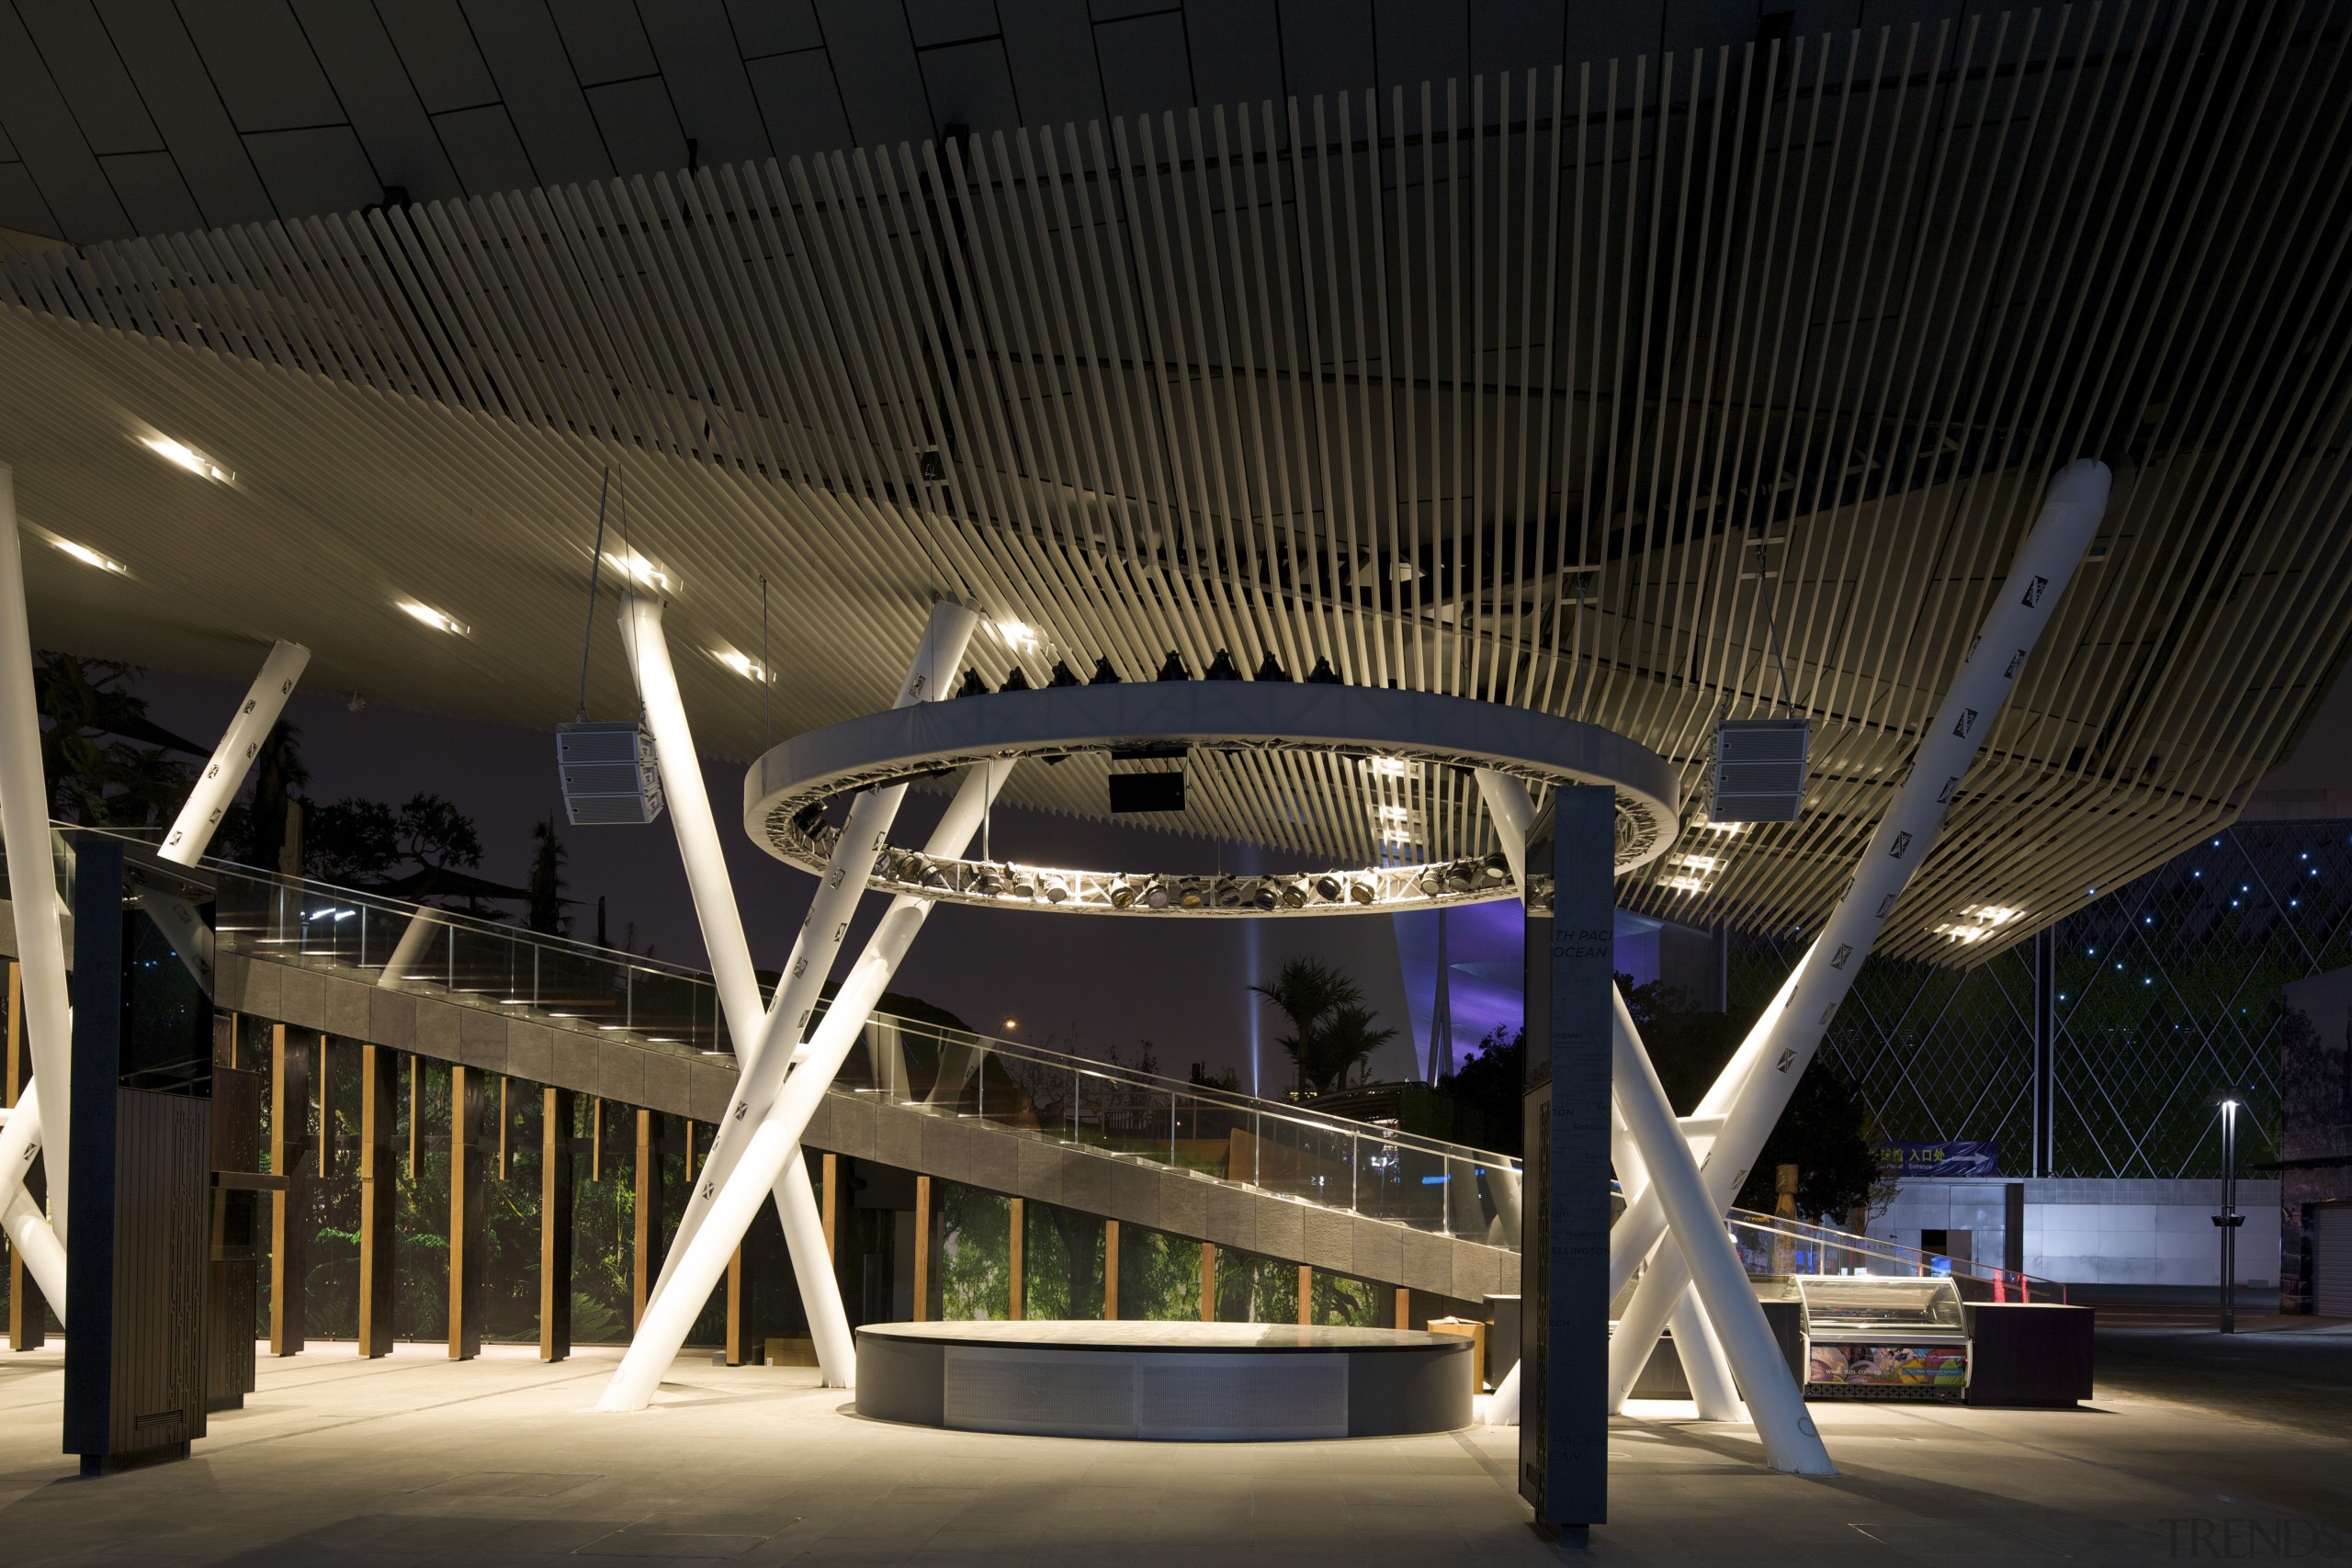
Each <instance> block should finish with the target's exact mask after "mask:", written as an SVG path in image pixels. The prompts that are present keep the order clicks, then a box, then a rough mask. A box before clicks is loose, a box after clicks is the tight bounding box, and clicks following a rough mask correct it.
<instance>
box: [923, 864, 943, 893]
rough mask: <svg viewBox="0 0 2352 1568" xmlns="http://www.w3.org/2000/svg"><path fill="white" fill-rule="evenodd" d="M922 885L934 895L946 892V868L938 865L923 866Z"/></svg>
mask: <svg viewBox="0 0 2352 1568" xmlns="http://www.w3.org/2000/svg"><path fill="white" fill-rule="evenodd" d="M922 885H923V886H925V887H928V888H930V889H931V890H932V891H933V892H934V893H944V892H946V891H947V868H946V867H945V866H939V865H932V866H925V867H924V868H923V873H922Z"/></svg>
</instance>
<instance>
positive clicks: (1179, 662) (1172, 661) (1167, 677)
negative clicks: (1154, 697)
mask: <svg viewBox="0 0 2352 1568" xmlns="http://www.w3.org/2000/svg"><path fill="white" fill-rule="evenodd" d="M1192 678H1193V672H1192V671H1191V670H1189V669H1187V668H1186V667H1185V664H1184V656H1183V655H1182V653H1180V652H1178V651H1177V650H1176V649H1172V648H1171V649H1169V650H1168V661H1167V662H1166V663H1165V664H1162V665H1161V666H1160V667H1159V679H1161V680H1163V681H1189V680H1191V679H1192Z"/></svg>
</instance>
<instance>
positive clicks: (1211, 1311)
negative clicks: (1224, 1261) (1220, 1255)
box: [1201, 1241, 1216, 1323]
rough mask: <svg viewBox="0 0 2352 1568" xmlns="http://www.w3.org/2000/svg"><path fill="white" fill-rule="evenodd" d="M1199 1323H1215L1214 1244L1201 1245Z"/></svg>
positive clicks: (1205, 1242) (1209, 1242) (1208, 1242)
mask: <svg viewBox="0 0 2352 1568" xmlns="http://www.w3.org/2000/svg"><path fill="white" fill-rule="evenodd" d="M1201 1321H1202V1322H1203V1323H1215V1322H1216V1243H1215V1242H1213V1241H1204V1242H1203V1243H1201Z"/></svg>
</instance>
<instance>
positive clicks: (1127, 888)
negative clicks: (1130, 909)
mask: <svg viewBox="0 0 2352 1568" xmlns="http://www.w3.org/2000/svg"><path fill="white" fill-rule="evenodd" d="M1109 897H1110V899H1111V908H1114V909H1124V908H1126V907H1127V906H1128V905H1130V904H1132V903H1134V902H1135V901H1136V885H1135V884H1134V883H1132V882H1127V881H1125V880H1122V881H1118V882H1114V883H1113V884H1111V892H1110V895H1109Z"/></svg>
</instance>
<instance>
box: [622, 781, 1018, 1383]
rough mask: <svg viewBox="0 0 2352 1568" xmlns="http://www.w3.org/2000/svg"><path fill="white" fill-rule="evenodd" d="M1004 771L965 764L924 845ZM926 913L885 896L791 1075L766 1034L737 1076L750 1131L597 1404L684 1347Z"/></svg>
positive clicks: (971, 811)
mask: <svg viewBox="0 0 2352 1568" xmlns="http://www.w3.org/2000/svg"><path fill="white" fill-rule="evenodd" d="M1010 773H1012V769H1011V768H1009V767H1006V766H1003V765H1001V764H1000V765H999V766H996V767H992V768H971V769H967V770H966V772H965V774H964V782H963V783H962V784H959V785H958V786H957V787H956V797H955V799H954V800H952V801H950V802H949V803H948V807H947V811H946V814H945V815H944V816H943V817H942V818H940V821H939V826H938V827H937V828H935V829H933V831H932V835H931V840H930V842H929V843H928V844H927V845H926V846H925V850H924V852H925V853H927V854H930V855H932V856H933V857H934V858H938V859H943V860H948V859H955V858H956V857H959V856H961V855H962V854H963V853H964V852H965V851H966V849H967V848H968V847H969V846H970V844H971V841H972V836H973V835H974V834H976V833H978V831H979V828H980V820H981V818H983V817H984V816H986V815H987V812H988V808H989V805H990V803H992V802H993V801H994V800H995V798H996V795H997V791H998V790H999V789H1000V788H1001V787H1002V786H1003V784H1004V781H1005V778H1006V777H1007V776H1008V775H1009V774H1010ZM931 910H932V900H930V899H928V898H913V897H907V896H906V895H903V894H901V895H900V896H899V897H895V898H893V899H891V900H890V908H889V910H888V912H887V913H886V914H884V915H883V917H882V923H881V924H880V925H879V926H877V927H876V929H875V932H874V935H873V936H872V937H871V938H869V939H868V940H867V942H866V944H865V951H864V952H863V953H860V954H858V958H857V962H856V963H855V964H852V965H851V966H850V969H849V972H848V973H847V974H846V975H844V976H842V983H841V988H840V989H839V990H838V991H836V992H835V993H834V994H833V999H832V1002H831V1005H830V1006H829V1007H828V1008H827V1009H826V1010H825V1017H824V1020H823V1021H822V1022H821V1023H820V1024H819V1025H818V1028H817V1033H816V1036H815V1038H813V1039H812V1040H810V1041H809V1048H808V1050H807V1051H806V1052H805V1053H804V1054H803V1055H802V1059H801V1061H800V1063H799V1065H798V1066H794V1067H793V1068H792V1076H791V1077H789V1078H788V1079H787V1078H786V1077H785V1076H784V1074H785V1068H786V1066H787V1065H788V1064H787V1062H786V1056H787V1055H788V1053H786V1051H785V1050H784V1049H783V1047H782V1042H781V1041H780V1040H772V1041H771V1042H770V1043H769V1045H768V1047H766V1048H765V1049H763V1051H762V1053H761V1055H760V1059H759V1062H758V1064H757V1067H756V1071H754V1072H752V1073H747V1074H746V1075H745V1089H746V1092H745V1096H744V1100H743V1106H744V1111H743V1120H744V1121H746V1122H750V1123H751V1124H752V1134H751V1136H750V1138H749V1139H748V1140H746V1141H745V1144H744V1145H743V1148H742V1152H741V1157H740V1159H739V1160H738V1162H737V1164H736V1166H735V1169H734V1173H733V1175H731V1176H730V1177H729V1178H728V1179H726V1180H725V1181H724V1182H720V1181H717V1180H705V1181H703V1182H701V1183H699V1184H697V1185H696V1186H695V1190H694V1194H693V1196H692V1197H690V1198H689V1199H688V1200H687V1201H686V1202H687V1207H688V1209H690V1210H691V1209H695V1208H701V1209H704V1210H707V1213H705V1214H704V1215H702V1216H701V1218H700V1220H699V1222H698V1224H697V1227H696V1234H695V1239H694V1241H693V1243H692V1244H691V1245H689V1246H688V1247H684V1249H683V1250H682V1251H681V1252H680V1255H679V1257H678V1260H677V1266H676V1268H675V1269H673V1271H672V1277H671V1280H670V1288H669V1289H668V1290H667V1291H666V1292H663V1293H662V1295H661V1296H659V1297H658V1298H656V1299H655V1300H654V1301H653V1302H652V1303H650V1305H649V1306H648V1307H647V1308H646V1313H645V1317H644V1320H643V1321H642V1322H640V1323H639V1325H638V1329H637V1333H636V1335H635V1337H632V1338H631V1339H630V1341H629V1347H628V1354H627V1355H626V1356H624V1357H623V1358H622V1359H621V1364H620V1368H619V1370H618V1371H615V1372H614V1374H613V1381H612V1383H611V1385H610V1386H609V1387H607V1388H606V1389H605V1394H604V1397H603V1398H602V1399H600V1400H598V1401H597V1404H596V1408H597V1409H599V1410H642V1409H644V1408H645V1406H646V1404H647V1403H648V1402H650V1400H651V1399H652V1397H653V1391H654V1390H655V1389H657V1388H659V1387H660V1386H661V1383H662V1373H663V1372H664V1371H667V1370H668V1369H669V1366H670V1363H671V1361H673V1359H676V1357H677V1354H678V1350H679V1348H680V1347H682V1346H683V1345H684V1343H685V1338H686V1333H687V1331H688V1330H689V1329H691V1328H692V1327H693V1326H694V1320H695V1314H697V1313H698V1312H699V1311H700V1310H701V1306H702V1303H703V1302H705V1301H706V1300H707V1299H708V1297H709V1295H710V1292H711V1291H712V1290H713V1289H714V1288H715V1287H716V1286H717V1285H718V1280H719V1278H720V1276H721V1275H723V1274H725V1273H726V1271H727V1260H728V1258H729V1257H730V1256H732V1255H733V1253H734V1251H735V1248H736V1247H737V1246H738V1245H739V1244H740V1243H741V1240H742V1235H743V1232H744V1229H745V1228H746V1227H747V1226H748V1225H750V1224H751V1223H752V1215H753V1214H755V1213H758V1212H759V1206H760V1200H761V1197H762V1195H763V1194H764V1193H765V1192H766V1191H767V1190H768V1189H769V1188H770V1187H771V1186H772V1185H773V1184H774V1183H775V1179H776V1177H777V1176H778V1175H779V1174H780V1173H781V1172H782V1171H783V1170H784V1168H785V1167H786V1164H787V1163H789V1162H790V1161H793V1160H797V1159H798V1158H799V1157H800V1137H801V1134H803V1133H805V1132H807V1131H808V1128H809V1122H810V1120H811V1119H812V1118H814V1117H815V1115H816V1113H817V1108H818V1107H819V1106H820V1105H821V1104H822V1103H823V1102H824V1099H825V1093H826V1091H827V1090H828V1089H831V1087H832V1082H833V1076H834V1074H836V1073H838V1072H839V1071H840V1070H841V1066H842V1061H843V1060H844V1059H846V1058H847V1057H848V1055H849V1053H850V1049H851V1047H853V1046H854V1045H855V1044H856V1043H857V1041H858V1036H859V1033H860V1032H861V1031H862V1030H863V1028H864V1027H865V1017H866V1014H867V1013H869V1012H871V1011H872V1010H874V1005H875V1004H876V1002H878V1001H880V1000H881V999H882V992H883V989H884V987H887V986H888V984H889V982H890V976H891V975H892V974H893V973H895V972H896V971H897V969H898V967H899V960H901V959H903V958H904V957H905V956H906V953H907V948H908V947H909V945H910V944H911V943H912V942H913V941H914V938H915V933H916V932H917V931H920V930H922V923H923V921H924V919H927V918H928V917H929V916H930V914H931Z"/></svg>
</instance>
